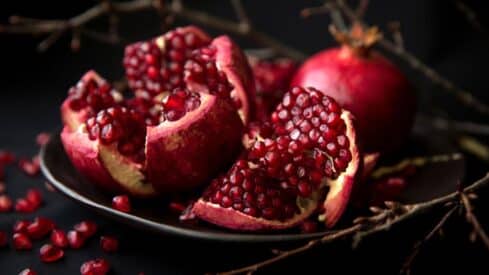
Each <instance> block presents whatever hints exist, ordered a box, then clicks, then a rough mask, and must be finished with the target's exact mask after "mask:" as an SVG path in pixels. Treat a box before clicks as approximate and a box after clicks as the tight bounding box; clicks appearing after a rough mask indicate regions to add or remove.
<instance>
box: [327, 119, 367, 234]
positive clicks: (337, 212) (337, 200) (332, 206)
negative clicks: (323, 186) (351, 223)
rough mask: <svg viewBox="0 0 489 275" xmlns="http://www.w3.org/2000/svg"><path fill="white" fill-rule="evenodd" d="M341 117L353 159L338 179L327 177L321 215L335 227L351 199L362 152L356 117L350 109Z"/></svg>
mask: <svg viewBox="0 0 489 275" xmlns="http://www.w3.org/2000/svg"><path fill="white" fill-rule="evenodd" d="M341 118H342V119H343V121H345V124H346V136H347V137H348V139H349V140H350V147H349V151H350V153H351V155H352V160H351V162H350V163H349V164H348V167H347V168H346V170H345V171H344V172H342V173H341V174H340V175H339V176H338V177H337V178H336V179H327V180H326V183H327V185H328V186H329V192H328V194H327V195H326V199H325V200H324V202H323V209H324V214H322V215H320V216H319V220H320V221H324V224H325V225H326V227H328V228H331V227H333V226H334V225H335V224H336V223H337V222H338V220H339V219H340V218H341V216H342V215H343V213H344V212H345V209H346V207H347V205H348V202H349V200H350V195H351V193H352V189H353V186H354V184H355V182H356V181H357V178H358V176H359V173H360V166H361V154H360V152H359V147H358V139H357V135H356V132H355V128H354V125H353V124H354V117H353V115H352V114H351V113H350V112H348V111H343V112H342V113H341Z"/></svg>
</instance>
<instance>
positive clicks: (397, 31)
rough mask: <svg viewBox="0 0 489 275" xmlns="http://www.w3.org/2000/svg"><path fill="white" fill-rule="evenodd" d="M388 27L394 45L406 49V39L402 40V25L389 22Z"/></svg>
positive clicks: (396, 22) (397, 22)
mask: <svg viewBox="0 0 489 275" xmlns="http://www.w3.org/2000/svg"><path fill="white" fill-rule="evenodd" d="M387 27H388V28H389V30H390V32H391V33H392V39H393V40H394V43H396V46H397V47H399V48H401V49H404V39H403V38H402V33H401V23H400V22H399V21H394V22H389V23H388V25H387Z"/></svg>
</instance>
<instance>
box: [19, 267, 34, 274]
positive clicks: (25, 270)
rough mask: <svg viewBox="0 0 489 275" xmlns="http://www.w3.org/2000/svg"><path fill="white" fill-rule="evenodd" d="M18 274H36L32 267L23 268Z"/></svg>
mask: <svg viewBox="0 0 489 275" xmlns="http://www.w3.org/2000/svg"><path fill="white" fill-rule="evenodd" d="M19 275H37V272H35V271H34V270H33V269H31V268H26V269H24V270H22V271H21V272H20V273H19Z"/></svg>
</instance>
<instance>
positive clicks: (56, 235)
mask: <svg viewBox="0 0 489 275" xmlns="http://www.w3.org/2000/svg"><path fill="white" fill-rule="evenodd" d="M51 243H52V244H53V245H55V246H57V247H61V248H66V247H68V245H69V243H68V237H67V236H66V233H65V232H64V231H63V230H61V229H54V230H53V232H52V233H51Z"/></svg>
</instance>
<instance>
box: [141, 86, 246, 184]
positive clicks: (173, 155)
mask: <svg viewBox="0 0 489 275" xmlns="http://www.w3.org/2000/svg"><path fill="white" fill-rule="evenodd" d="M200 99H201V105H200V106H199V107H198V108H196V109H195V110H193V111H191V112H188V113H186V115H185V116H184V117H182V118H181V119H179V120H177V121H165V122H162V123H160V124H159V125H158V126H154V127H147V134H146V170H147V175H148V179H149V181H150V182H151V183H152V184H153V186H154V187H155V189H156V190H158V191H160V192H168V191H183V190H191V189H193V188H195V187H197V186H199V185H202V184H205V183H207V182H208V181H209V180H210V179H211V178H212V177H213V176H215V175H216V174H217V173H218V172H219V171H222V170H224V169H226V165H228V164H230V163H231V162H232V160H233V159H234V158H235V157H236V156H237V154H238V152H239V150H240V147H241V144H240V140H241V135H242V131H243V124H242V122H241V119H240V118H239V116H238V114H237V112H236V109H235V108H234V106H232V103H231V102H229V101H227V100H223V99H220V98H217V97H216V96H213V95H210V94H203V93H202V94H201V97H200Z"/></svg>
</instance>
